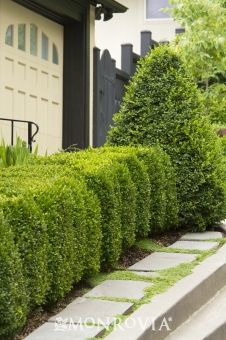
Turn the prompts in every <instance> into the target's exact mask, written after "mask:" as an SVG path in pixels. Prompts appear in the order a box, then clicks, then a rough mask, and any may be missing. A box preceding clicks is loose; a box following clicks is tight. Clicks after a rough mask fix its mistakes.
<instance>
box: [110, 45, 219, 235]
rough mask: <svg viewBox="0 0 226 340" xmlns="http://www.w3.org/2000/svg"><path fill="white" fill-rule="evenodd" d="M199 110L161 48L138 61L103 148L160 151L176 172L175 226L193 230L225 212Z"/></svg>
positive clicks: (194, 92)
mask: <svg viewBox="0 0 226 340" xmlns="http://www.w3.org/2000/svg"><path fill="white" fill-rule="evenodd" d="M203 110H204V108H203V105H202V99H201V97H200V93H199V91H198V89H197V87H196V85H195V84H194V83H193V81H192V80H191V78H190V77H189V75H188V74H187V72H186V68H185V67H184V66H183V63H182V62H181V60H180V58H179V57H178V55H177V54H175V52H173V50H172V49H171V48H169V47H168V46H160V47H158V48H156V49H155V50H154V51H152V52H151V53H150V54H149V55H148V56H147V57H146V58H144V59H143V60H142V61H141V62H140V65H139V67H138V70H137V72H136V73H135V75H134V77H133V79H132V80H131V82H130V84H129V86H128V89H127V93H126V95H125V98H124V101H123V103H122V106H121V110H120V112H119V113H118V114H116V115H115V119H114V122H115V125H114V126H113V128H112V129H111V131H110V133H109V136H108V145H148V146H151V145H154V144H156V143H159V144H160V145H161V146H162V147H163V149H164V150H165V151H166V152H167V154H168V155H169V156H170V157H171V160H172V163H173V165H174V166H175V170H176V181H177V195H178V200H179V215H180V224H181V225H183V226H189V227H190V228H194V229H197V230H203V229H205V228H206V227H207V226H208V225H211V224H212V223H216V222H219V221H220V220H221V219H222V218H223V217H224V213H225V212H224V206H225V202H224V189H223V185H222V183H223V180H224V177H223V176H224V171H223V165H222V154H221V148H220V143H219V139H218V137H217V136H216V133H215V131H214V130H213V128H212V126H211V124H210V123H209V121H208V119H207V118H206V117H203V114H202V113H203ZM161 199H162V198H161ZM163 199H164V198H163Z"/></svg>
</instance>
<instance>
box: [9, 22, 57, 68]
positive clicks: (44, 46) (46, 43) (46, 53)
mask: <svg viewBox="0 0 226 340" xmlns="http://www.w3.org/2000/svg"><path fill="white" fill-rule="evenodd" d="M14 28H15V33H16V34H17V35H18V46H17V48H18V49H19V50H21V51H27V52H28V50H29V47H28V48H27V46H26V34H29V38H30V51H29V52H30V54H31V55H33V56H35V57H38V56H39V57H41V58H42V59H44V60H50V62H52V63H53V64H56V65H59V55H58V48H57V45H56V44H55V43H52V46H51V47H52V50H49V48H50V39H49V37H48V36H47V35H46V34H45V33H43V32H42V34H39V29H38V26H36V25H35V24H33V23H32V24H30V26H29V25H26V24H18V26H16V27H14V25H9V26H8V27H7V29H6V34H5V44H6V45H8V46H12V47H13V46H14ZM16 29H17V32H16ZM28 29H30V31H28ZM40 39H41V51H38V46H39V45H40V43H39V40H40ZM40 54H41V55H40ZM50 56H51V57H52V60H51V57H50Z"/></svg>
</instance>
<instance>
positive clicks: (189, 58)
mask: <svg viewBox="0 0 226 340" xmlns="http://www.w3.org/2000/svg"><path fill="white" fill-rule="evenodd" d="M170 3H171V4H173V6H172V7H171V8H170V12H171V16H172V17H173V18H174V19H175V20H176V21H177V22H179V23H180V25H181V26H182V27H184V28H185V32H184V33H183V34H179V35H178V36H177V37H176V39H175V40H174V41H172V42H171V44H172V45H173V47H174V48H175V49H176V50H177V51H178V52H179V53H180V56H181V58H182V59H183V61H184V63H185V65H186V68H187V70H188V71H189V72H190V73H191V75H192V77H193V79H194V80H195V81H196V82H197V83H198V84H199V85H200V88H201V89H202V93H203V99H204V105H205V114H207V115H209V117H210V119H211V121H212V122H217V123H220V124H226V101H225V92H226V71H225V70H226V39H225V36H226V8H225V2H224V1H223V0H170Z"/></svg>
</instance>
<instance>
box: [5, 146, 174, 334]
mask: <svg viewBox="0 0 226 340" xmlns="http://www.w3.org/2000/svg"><path fill="white" fill-rule="evenodd" d="M0 214H1V215H0V217H1V218H0V219H1V221H0V231H1V239H0V316H1V318H0V338H1V339H10V338H12V336H13V335H14V334H15V332H16V331H17V330H18V329H20V328H21V327H22V326H23V325H24V323H25V321H26V317H27V315H28V313H29V312H30V311H31V310H33V309H34V308H35V307H36V306H40V305H43V304H45V303H49V302H53V301H56V300H58V299H59V298H62V297H63V296H65V294H66V293H67V292H69V291H70V290H71V288H72V287H73V285H74V284H76V283H77V282H79V281H80V280H81V279H82V278H84V277H86V276H89V275H92V274H93V273H95V272H98V271H99V270H100V269H101V268H102V269H105V270H109V268H111V267H115V265H116V264H117V262H118V260H119V258H120V256H121V254H122V253H123V252H124V251H126V250H127V249H128V248H129V247H131V246H132V245H133V244H134V243H135V241H136V239H137V238H139V237H144V236H147V235H149V234H151V233H153V232H156V231H158V230H161V231H162V230H165V229H167V228H170V227H175V226H176V224H177V214H178V209H177V197H176V189H175V175H174V170H173V169H172V166H171V164H170V160H169V158H168V156H167V155H166V154H165V153H164V152H163V151H162V150H161V149H160V148H154V147H153V148H130V147H126V148H121V147H120V148H114V147H112V148H100V149H95V150H91V149H90V150H87V151H82V152H77V153H62V154H57V155H54V156H50V157H44V158H41V159H40V160H38V161H37V163H36V164H34V165H31V166H26V167H14V168H8V169H5V170H2V171H1V178H0Z"/></svg>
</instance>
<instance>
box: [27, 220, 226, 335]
mask: <svg viewBox="0 0 226 340" xmlns="http://www.w3.org/2000/svg"><path fill="white" fill-rule="evenodd" d="M224 225H225V230H226V221H225V224H224ZM222 237H223V236H222V234H221V233H219V232H204V233H188V234H186V235H184V236H183V237H182V238H181V239H180V240H179V241H177V242H175V243H174V244H173V245H171V246H170V248H179V249H192V250H194V249H198V250H209V249H213V248H215V247H217V246H218V244H219V243H218V242H212V241H211V242H210V241H208V240H213V239H216V240H217V239H219V238H222ZM196 256H197V255H195V254H182V253H172V252H170V253H167V252H155V253H153V254H151V255H149V256H147V257H146V258H145V259H143V260H141V261H139V262H138V263H136V264H134V265H133V266H131V267H130V268H128V270H129V271H131V272H132V273H136V274H138V275H142V276H148V277H152V276H156V275H159V274H158V273H156V272H154V271H158V270H161V269H168V268H172V267H176V266H178V265H179V264H181V263H189V262H192V261H193V260H195V259H196ZM150 286H151V283H150V282H144V281H138V280H106V281H104V282H103V283H101V284H100V285H98V286H97V287H95V288H93V289H92V290H90V291H89V292H88V293H86V294H85V295H84V296H83V297H81V298H77V299H75V300H74V301H73V302H72V303H71V304H69V305H68V306H67V307H66V308H65V309H64V310H62V311H61V312H60V313H58V314H57V315H55V316H54V317H51V318H50V319H49V321H48V322H47V323H45V324H44V325H42V326H41V327H39V328H38V329H37V330H36V331H34V332H33V333H31V334H30V335H29V336H28V337H26V339H25V340H46V339H48V340H83V339H87V338H91V337H95V336H100V335H101V334H102V333H103V331H104V329H105V328H106V327H108V326H109V325H110V324H112V322H116V320H117V315H120V314H126V313H128V312H129V311H130V310H131V308H132V306H133V304H132V303H128V302H118V301H110V299H112V298H121V299H122V298H124V299H128V298H129V299H142V297H143V296H144V289H145V288H146V287H150ZM103 297H104V300H103ZM101 298H102V299H101ZM108 298H109V300H107V299H108ZM90 324H92V325H90Z"/></svg>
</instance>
